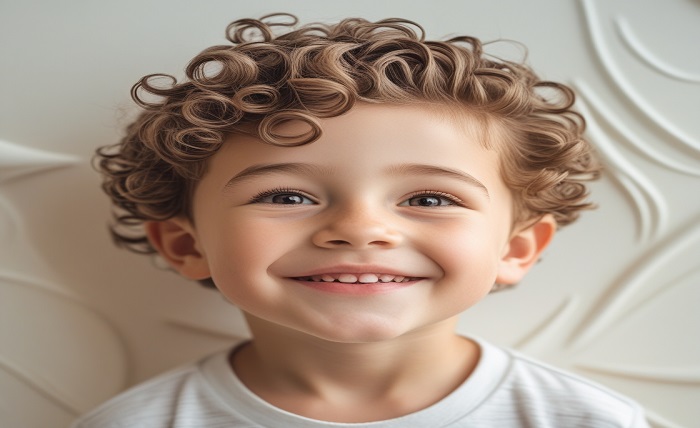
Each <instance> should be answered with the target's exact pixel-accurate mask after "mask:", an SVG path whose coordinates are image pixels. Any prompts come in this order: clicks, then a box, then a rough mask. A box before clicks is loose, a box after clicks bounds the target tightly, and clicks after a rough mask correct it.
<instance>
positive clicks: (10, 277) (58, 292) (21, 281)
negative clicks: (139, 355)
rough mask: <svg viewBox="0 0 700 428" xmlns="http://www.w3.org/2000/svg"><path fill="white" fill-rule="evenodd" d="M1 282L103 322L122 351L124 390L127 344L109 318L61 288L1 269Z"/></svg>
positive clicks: (126, 369) (121, 387) (126, 376)
mask: <svg viewBox="0 0 700 428" xmlns="http://www.w3.org/2000/svg"><path fill="white" fill-rule="evenodd" d="M0 280H4V281H7V282H8V283H14V284H17V285H21V286H27V287H30V288H34V289H36V290H39V291H41V292H44V293H47V294H49V295H53V296H55V297H58V298H60V299H64V300H67V301H69V302H70V303H73V304H75V305H78V306H80V307H81V308H83V309H85V310H86V311H88V312H90V313H91V314H92V315H93V316H94V317H95V318H96V319H98V320H100V321H101V322H102V324H103V326H104V327H105V329H106V330H107V331H109V332H111V333H112V338H113V339H114V341H115V343H116V345H117V346H115V348H117V349H119V350H121V355H119V356H117V358H118V359H119V360H120V366H121V367H120V369H121V370H120V371H121V374H120V375H119V378H120V379H121V384H120V385H119V387H118V389H119V390H123V389H124V387H125V386H126V384H127V378H128V373H129V365H128V356H127V353H126V345H125V342H124V340H123V339H122V337H121V335H120V334H119V332H118V330H117V329H116V327H114V325H112V323H111V322H110V321H109V319H107V317H105V316H104V315H102V314H101V313H100V312H98V311H96V310H95V309H94V308H92V307H91V306H89V305H88V304H87V303H86V302H84V301H83V300H82V299H81V298H80V297H79V296H77V295H76V294H74V293H71V292H68V291H67V290H65V289H62V288H59V287H57V286H54V285H51V284H49V283H46V282H43V281H38V280H36V279H30V278H27V277H24V276H21V275H18V274H16V273H11V272H8V271H5V270H1V269H0Z"/></svg>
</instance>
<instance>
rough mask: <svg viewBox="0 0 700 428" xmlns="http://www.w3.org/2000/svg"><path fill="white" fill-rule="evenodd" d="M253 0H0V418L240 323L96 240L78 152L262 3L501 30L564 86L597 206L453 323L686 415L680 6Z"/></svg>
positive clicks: (90, 388)
mask: <svg viewBox="0 0 700 428" xmlns="http://www.w3.org/2000/svg"><path fill="white" fill-rule="evenodd" d="M251 3H253V2H245V1H224V0H218V1H214V0H211V1H207V2H198V3H195V2H185V1H180V2H172V1H167V0H157V1H149V2H140V1H136V0H124V1H120V2H88V1H79V0H74V1H69V2H51V1H48V0H45V1H33V2H32V1H27V2H10V1H7V0H2V1H0V65H1V69H0V70H1V71H0V73H1V76H2V79H0V85H1V86H0V426H3V427H27V428H33V427H42V428H45V427H54V426H55V427H61V426H65V425H66V424H67V423H68V422H69V421H70V420H71V419H72V418H73V417H74V416H75V415H77V414H78V413H81V412H84V411H86V410H88V409H90V408H92V407H93V406H95V405H96V404H98V403H99V402H101V401H103V400H104V399H106V398H108V397H110V396H111V395H113V394H115V393H117V392H118V391H120V390H122V389H123V388H125V387H126V386H128V385H131V384H133V383H135V382H138V381H141V380H143V379H145V378H147V377H150V376H152V375H154V374H156V373H158V372H161V371H163V370H165V369H168V368H171V367H173V366H175V365H177V364H180V363H183V362H186V361H189V360H192V359H195V358H197V357H198V356H200V355H203V354H205V353H207V352H211V351H212V350H215V349H219V348H222V347H225V346H226V345H227V343H229V342H230V341H231V340H232V338H235V337H240V336H245V335H246V334H247V332H246V329H245V326H244V324H243V322H242V318H241V317H240V314H238V313H237V311H236V310H235V309H233V308H231V307H230V306H229V305H227V304H226V303H225V302H224V301H223V299H221V298H220V297H219V296H218V295H217V294H216V293H215V292H212V291H208V290H204V289H201V288H200V287H197V286H196V285H193V284H190V283H188V282H186V281H184V280H182V279H179V278H177V277H176V276H175V275H173V274H172V273H169V272H165V271H164V270H163V269H162V267H159V264H158V263H157V262H155V261H151V260H149V259H147V258H144V257H138V256H135V255H131V254H128V253H126V252H123V251H119V250H116V249H114V248H113V247H112V245H111V243H110V242H109V239H108V235H107V233H106V229H105V224H106V222H107V219H108V205H107V202H106V200H105V198H104V197H103V196H102V195H101V194H100V193H99V190H98V178H97V177H96V175H95V173H94V172H93V171H92V169H91V167H90V156H91V153H92V151H93V150H94V148H95V147H96V146H98V145H101V144H107V143H111V142H115V141H116V140H117V139H118V138H119V135H120V132H121V131H120V129H121V127H122V126H123V125H124V124H125V123H126V122H127V121H128V118H129V117H130V115H131V114H132V108H131V105H130V103H129V100H128V90H129V88H130V86H131V84H133V83H134V82H135V81H136V80H137V79H138V78H139V77H140V76H142V75H144V74H147V73H152V72H169V73H173V74H176V75H182V69H183V67H184V64H185V63H186V61H187V60H188V59H189V58H191V57H192V56H193V55H194V54H195V53H196V52H198V51H199V50H201V49H202V48H204V47H206V46H209V45H211V44H215V43H221V42H223V29H224V28H225V26H226V24H227V23H228V22H229V21H231V20H233V19H236V18H240V17H248V16H260V15H263V14H265V13H269V12H273V11H289V12H293V13H296V14H298V15H299V16H300V17H301V18H302V20H303V21H309V20H317V19H321V20H329V19H330V20H335V19H338V18H341V17H344V16H364V17H367V18H370V19H374V18H377V19H378V18H384V17H388V16H403V17H406V18H410V19H415V20H417V21H419V22H421V23H422V24H424V25H425V27H426V29H427V31H428V33H429V35H430V36H432V37H442V36H447V35H450V34H456V33H468V34H473V35H476V36H479V37H481V38H483V39H496V38H506V39H515V40H519V41H522V42H524V43H525V44H526V45H527V46H528V47H529V50H530V56H529V58H530V62H531V64H533V65H534V67H535V68H536V69H538V70H539V71H540V72H541V73H542V74H543V75H544V76H546V77H547V78H551V79H557V80H564V81H566V82H568V83H570V84H571V85H573V86H574V87H575V88H576V89H577V90H578V91H579V93H580V95H581V96H580V103H579V108H580V110H581V111H582V112H583V113H585V114H586V115H587V117H588V119H589V128H588V135H589V137H590V138H591V139H592V141H593V142H594V143H595V145H596V146H597V147H598V148H599V150H600V152H601V154H602V155H603V157H604V159H605V162H606V166H607V168H608V169H607V174H606V176H605V178H604V179H603V180H602V181H601V182H600V183H598V184H596V185H595V188H594V198H595V199H596V200H597V201H598V202H599V203H600V205H601V208H600V209H599V210H597V211H595V212H592V213H587V214H586V215H585V216H584V217H583V218H582V220H581V221H580V222H579V223H578V224H576V225H574V226H572V227H571V228H569V229H565V230H563V231H562V232H561V233H560V235H559V236H558V237H557V238H556V240H555V243H554V244H553V247H552V248H551V249H550V250H549V251H548V253H547V254H546V255H545V257H544V261H543V262H542V263H541V264H540V265H539V266H537V267H536V268H535V270H534V271H533V272H532V274H531V275H530V277H529V278H528V279H527V280H526V281H525V282H523V283H522V284H521V286H520V287H519V288H518V289H515V290H513V291H509V292H504V293H499V294H496V295H493V296H491V297H489V298H487V299H486V301H484V302H483V303H482V304H480V305H478V306H477V307H475V308H473V309H471V310H470V311H468V313H466V314H465V315H464V317H463V320H462V323H461V325H460V328H461V329H462V330H463V331H465V332H469V333H471V334H477V335H480V336H483V337H486V338H488V339H490V340H492V341H494V342H497V343H501V344H505V345H509V346H514V347H517V348H519V349H522V350H523V351H524V352H526V353H529V354H531V355H534V356H536V357H538V358H541V359H543V360H546V361H549V362H551V363H553V364H556V365H559V366H562V367H565V368H567V369H570V370H573V371H576V372H579V373H581V374H584V375H586V376H589V377H591V378H593V379H595V380H597V381H599V382H602V383H604V384H607V385H609V386H611V387H612V388H615V389H617V390H620V391H622V392H623V393H625V394H628V395H630V396H632V397H634V398H636V399H637V400H638V401H640V402H641V403H642V404H644V405H645V406H646V407H647V409H648V412H649V415H650V418H651V420H652V421H653V422H654V424H655V425H657V426H660V427H677V426H688V427H690V426H696V425H697V420H698V417H700V413H699V411H698V406H697V403H699V402H700V339H698V337H700V335H699V334H698V333H699V331H698V330H700V312H699V311H697V309H696V306H697V302H698V301H700V108H699V107H698V102H697V99H699V98H700V52H699V51H698V46H699V45H700V25H697V24H698V23H699V22H700V2H698V1H697V0H668V1H664V2H660V1H653V0H619V1H615V2H610V1H603V0H578V1H575V0H569V1H560V0H551V1H545V0H538V1H528V2H523V1H520V0H500V1H489V2H484V1H476V0H474V1H465V0H459V1H456V0H455V1H443V2H440V3H439V6H437V7H436V6H435V5H428V4H427V2H426V3H425V4H421V3H418V2H406V1H400V0H395V1H384V2H376V1H354V2H347V4H340V3H335V2H322V1H320V0H316V1H299V2H295V7H294V9H289V7H288V6H287V4H288V2H286V1H281V0H275V1H266V2H265V6H264V7H262V6H255V5H252V4H251ZM195 5H196V6H195ZM495 49H496V52H498V53H500V54H504V55H519V53H518V52H517V50H516V49H513V48H512V47H511V48H502V47H498V46H497V47H495Z"/></svg>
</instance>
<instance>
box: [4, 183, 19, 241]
mask: <svg viewBox="0 0 700 428" xmlns="http://www.w3.org/2000/svg"><path fill="white" fill-rule="evenodd" d="M21 227H22V221H21V218H20V216H19V214H18V213H17V212H16V211H15V210H14V208H12V205H11V204H10V202H9V201H8V200H7V199H5V198H4V197H3V196H2V195H0V240H2V242H4V243H8V242H10V240H11V239H12V238H14V237H16V236H17V235H19V233H18V230H19V229H20V228H21Z"/></svg>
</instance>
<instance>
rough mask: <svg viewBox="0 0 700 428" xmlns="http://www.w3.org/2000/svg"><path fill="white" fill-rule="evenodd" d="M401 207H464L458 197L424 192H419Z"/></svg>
mask: <svg viewBox="0 0 700 428" xmlns="http://www.w3.org/2000/svg"><path fill="white" fill-rule="evenodd" d="M399 206H411V207H427V208H430V207H446V206H464V205H463V203H462V201H461V200H460V199H459V198H457V197H456V196H452V195H450V194H449V193H444V192H434V191H422V192H417V193H414V194H412V195H410V196H409V197H408V199H406V200H405V201H403V202H402V203H400V204H399Z"/></svg>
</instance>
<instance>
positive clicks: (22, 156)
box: [0, 140, 80, 183]
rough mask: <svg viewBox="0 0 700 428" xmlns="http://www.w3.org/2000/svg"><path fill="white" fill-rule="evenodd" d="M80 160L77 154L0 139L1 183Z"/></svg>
mask: <svg viewBox="0 0 700 428" xmlns="http://www.w3.org/2000/svg"><path fill="white" fill-rule="evenodd" d="M78 162H80V158H78V157H76V156H71V155H66V154H62V153H53V152H47V151H45V150H39V149H35V148H33V147H22V146H20V145H18V144H14V143H10V142H8V141H4V140H0V183H6V182H9V181H12V180H14V179H17V178H19V177H21V176H25V175H31V174H35V173H37V172H42V171H46V170H50V169H55V168H62V167H65V166H69V165H72V164H76V163H78Z"/></svg>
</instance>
